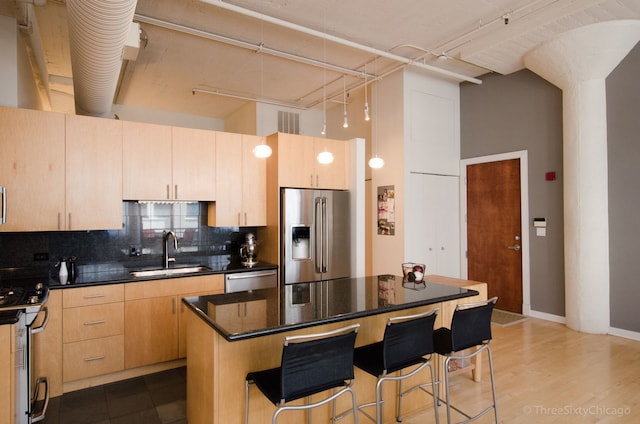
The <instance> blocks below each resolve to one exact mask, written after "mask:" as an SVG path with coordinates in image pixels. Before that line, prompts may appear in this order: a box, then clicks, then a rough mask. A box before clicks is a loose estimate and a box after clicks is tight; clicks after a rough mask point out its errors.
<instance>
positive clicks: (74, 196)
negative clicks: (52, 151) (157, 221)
mask: <svg viewBox="0 0 640 424" xmlns="http://www.w3.org/2000/svg"><path fill="white" fill-rule="evenodd" d="M66 194H67V213H66V220H67V225H66V228H67V229H69V230H106V229H114V230H117V229H121V228H122V121H117V120H113V119H102V118H91V117H86V116H77V115H67V116H66Z"/></svg>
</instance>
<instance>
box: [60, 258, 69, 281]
mask: <svg viewBox="0 0 640 424" xmlns="http://www.w3.org/2000/svg"><path fill="white" fill-rule="evenodd" d="M58 280H60V284H67V281H69V270H68V269H67V258H62V259H60V270H59V271H58Z"/></svg>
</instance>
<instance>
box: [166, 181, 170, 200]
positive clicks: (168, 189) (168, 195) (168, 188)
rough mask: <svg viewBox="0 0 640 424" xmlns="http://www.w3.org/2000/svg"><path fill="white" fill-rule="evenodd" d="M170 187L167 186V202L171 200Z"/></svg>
mask: <svg viewBox="0 0 640 424" xmlns="http://www.w3.org/2000/svg"><path fill="white" fill-rule="evenodd" d="M170 190H171V186H170V185H169V184H167V200H171V192H170Z"/></svg>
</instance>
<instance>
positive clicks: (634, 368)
mask: <svg viewBox="0 0 640 424" xmlns="http://www.w3.org/2000/svg"><path fill="white" fill-rule="evenodd" d="M492 331H493V341H492V343H491V347H492V350H493V362H494V368H495V374H496V389H497V395H498V412H499V414H500V421H501V422H504V423H580V424H582V423H621V424H622V423H625V424H626V423H640V341H633V340H629V339H624V338H621V337H615V336H606V335H592V334H584V333H579V332H576V331H573V330H570V329H568V328H567V327H566V326H564V325H562V324H557V323H552V322H548V321H544V320H539V319H535V318H529V319H528V320H527V321H525V322H523V323H519V324H514V325H512V326H509V327H499V326H495V325H494V326H493V327H492ZM483 360H484V364H483V370H482V372H483V374H482V382H481V383H474V382H473V381H472V380H471V378H470V375H471V373H470V372H469V373H465V374H461V375H456V376H454V377H453V380H452V383H451V390H452V391H451V396H452V397H453V402H452V403H453V404H454V405H457V406H463V405H464V406H465V408H462V409H463V410H470V412H474V411H479V410H481V409H483V407H482V406H481V405H483V402H485V400H490V399H491V392H490V388H489V384H488V383H489V367H488V363H487V359H486V355H485V356H484V358H483ZM425 399H427V397H426V395H425ZM456 399H457V401H456ZM483 399H485V400H483ZM439 410H440V414H439V415H440V422H441V423H446V411H445V408H444V405H442V406H441V407H440V408H439ZM453 417H454V418H455V419H456V420H461V419H462V416H461V415H458V414H455V413H454V415H453ZM493 420H494V416H493V414H492V413H488V414H487V415H485V416H484V417H482V418H481V419H480V420H478V421H476V422H480V423H490V422H493ZM434 421H435V418H434V416H433V408H431V409H430V410H428V411H426V412H424V413H421V414H419V415H415V416H406V417H404V420H403V423H404V424H425V423H432V422H434Z"/></svg>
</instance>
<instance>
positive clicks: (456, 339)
mask: <svg viewBox="0 0 640 424" xmlns="http://www.w3.org/2000/svg"><path fill="white" fill-rule="evenodd" d="M497 300H498V298H497V297H493V298H491V299H489V300H486V301H483V302H477V303H467V304H459V305H457V306H456V309H455V311H454V312H453V317H452V318H451V329H448V328H444V327H443V328H438V329H437V330H436V331H434V343H435V351H436V353H438V354H439V355H442V356H444V357H445V358H446V359H445V361H444V367H443V368H444V381H445V403H446V404H447V423H451V409H454V410H455V411H457V412H459V413H460V414H462V415H464V416H465V417H466V418H467V419H466V420H465V421H461V422H463V423H467V422H470V421H474V420H476V419H478V418H480V417H481V416H483V415H484V414H486V413H487V412H489V411H490V410H491V409H493V411H494V413H495V418H496V423H498V422H499V421H498V408H497V402H496V386H495V379H494V375H493V359H492V358H491V348H490V347H489V342H490V341H491V313H492V312H493V307H494V306H495V304H496V301H497ZM473 347H475V348H476V349H475V350H474V351H473V352H472V353H469V354H465V353H463V352H462V351H464V350H465V349H469V348H473ZM485 350H486V351H487V355H488V357H489V371H490V374H491V391H492V394H493V403H492V404H491V405H489V406H488V407H486V408H485V409H484V410H482V411H480V412H479V413H478V414H476V415H474V416H470V415H468V414H467V413H466V412H463V411H461V410H460V409H458V408H456V407H455V406H453V405H451V396H450V393H449V362H450V361H451V360H452V359H470V358H473V357H474V356H476V355H479V354H481V353H482V352H483V351H485ZM439 370H440V367H438V371H439ZM438 380H440V378H439V377H438Z"/></svg>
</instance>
